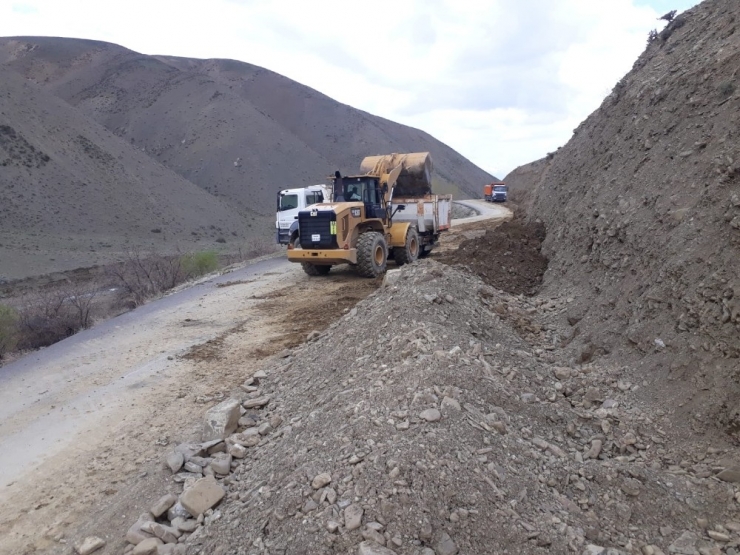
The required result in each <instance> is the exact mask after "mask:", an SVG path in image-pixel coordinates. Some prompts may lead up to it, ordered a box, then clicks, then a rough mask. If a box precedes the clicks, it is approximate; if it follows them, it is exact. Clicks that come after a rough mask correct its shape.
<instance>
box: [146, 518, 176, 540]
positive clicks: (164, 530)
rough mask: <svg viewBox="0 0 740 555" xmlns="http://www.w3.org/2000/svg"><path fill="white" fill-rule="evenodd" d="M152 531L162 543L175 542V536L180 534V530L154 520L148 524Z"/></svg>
mask: <svg viewBox="0 0 740 555" xmlns="http://www.w3.org/2000/svg"><path fill="white" fill-rule="evenodd" d="M150 528H151V530H152V533H153V534H154V535H155V536H156V537H158V538H159V539H160V540H162V541H163V542H164V543H177V538H179V537H180V536H181V535H182V532H180V531H179V530H177V529H176V528H173V527H171V526H165V525H164V524H159V523H157V522H154V523H152V524H151V525H150Z"/></svg>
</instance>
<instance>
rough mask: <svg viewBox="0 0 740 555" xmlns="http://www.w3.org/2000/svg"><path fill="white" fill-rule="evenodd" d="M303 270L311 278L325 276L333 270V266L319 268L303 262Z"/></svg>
mask: <svg viewBox="0 0 740 555" xmlns="http://www.w3.org/2000/svg"><path fill="white" fill-rule="evenodd" d="M301 268H303V271H304V272H306V273H307V274H308V275H309V276H325V275H326V274H328V273H329V270H331V266H318V265H316V264H311V263H310V262H301Z"/></svg>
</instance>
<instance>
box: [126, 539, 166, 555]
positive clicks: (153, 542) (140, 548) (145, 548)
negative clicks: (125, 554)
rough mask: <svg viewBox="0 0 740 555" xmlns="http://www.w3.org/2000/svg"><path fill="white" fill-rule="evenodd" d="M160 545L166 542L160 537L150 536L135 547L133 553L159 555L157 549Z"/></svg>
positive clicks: (134, 554) (136, 554)
mask: <svg viewBox="0 0 740 555" xmlns="http://www.w3.org/2000/svg"><path fill="white" fill-rule="evenodd" d="M160 545H164V542H162V540H160V539H159V538H149V539H148V540H144V541H143V542H141V543H140V544H139V545H137V546H136V547H134V550H133V551H132V552H131V553H132V554H133V555H157V550H158V548H159V546H160Z"/></svg>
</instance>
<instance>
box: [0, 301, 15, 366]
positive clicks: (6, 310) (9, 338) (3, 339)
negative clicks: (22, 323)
mask: <svg viewBox="0 0 740 555" xmlns="http://www.w3.org/2000/svg"><path fill="white" fill-rule="evenodd" d="M17 343H18V313H17V312H16V311H15V310H13V309H12V308H11V307H9V306H5V305H0V359H2V358H3V356H4V355H5V354H6V353H9V352H10V351H12V350H13V349H15V347H16V345H17Z"/></svg>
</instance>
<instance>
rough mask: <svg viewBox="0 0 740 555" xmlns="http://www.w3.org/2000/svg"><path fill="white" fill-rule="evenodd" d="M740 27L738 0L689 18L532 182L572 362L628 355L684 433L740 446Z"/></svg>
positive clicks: (705, 7)
mask: <svg viewBox="0 0 740 555" xmlns="http://www.w3.org/2000/svg"><path fill="white" fill-rule="evenodd" d="M739 20H740V4H739V3H738V2H736V1H735V0H712V1H706V2H703V3H701V4H700V5H698V6H696V7H695V8H693V9H691V10H688V11H687V12H685V13H683V14H681V15H680V16H678V17H677V18H676V19H675V20H674V21H673V22H672V23H670V24H668V26H667V27H666V29H665V30H664V31H662V32H661V33H660V34H659V35H658V37H657V38H656V39H655V40H654V41H652V42H651V43H650V44H649V45H648V46H647V48H646V50H645V52H644V53H643V54H642V55H641V56H640V58H639V59H638V60H637V62H636V63H635V65H634V68H633V69H632V71H631V72H630V73H629V74H628V75H626V76H625V77H624V78H623V79H622V80H621V81H620V82H619V83H618V84H617V86H616V87H615V88H614V90H613V92H612V93H611V94H610V95H609V96H608V97H607V98H606V100H605V101H604V103H603V104H602V106H601V107H600V108H599V109H598V110H597V111H596V112H594V113H593V114H592V115H591V116H590V117H589V118H588V119H587V120H586V121H585V122H584V123H582V124H581V125H580V126H579V127H578V128H577V129H576V130H575V132H574V136H573V138H572V139H571V140H570V141H569V142H568V143H567V144H566V145H565V146H564V147H563V148H561V149H560V150H559V151H558V152H557V153H556V154H555V155H554V157H553V158H552V160H551V161H549V162H548V165H547V168H546V169H545V170H544V171H541V172H532V176H533V178H535V181H533V182H531V183H530V193H531V195H532V208H531V210H530V218H531V219H533V220H534V219H541V220H542V221H543V222H544V223H545V225H546V227H547V239H546V240H545V242H544V244H543V252H544V254H545V255H546V256H548V258H549V259H550V265H549V270H548V272H547V274H546V276H545V284H544V286H545V291H546V292H555V291H568V294H569V295H571V296H573V297H574V298H575V299H576V300H575V302H574V303H573V304H572V305H571V306H570V307H569V309H568V312H567V314H564V315H563V324H564V325H566V321H567V323H568V324H570V325H571V326H572V328H571V332H570V333H571V334H573V335H574V336H575V338H574V340H573V341H572V342H571V349H572V356H573V357H574V360H580V359H588V358H589V357H591V356H598V355H599V354H601V355H608V354H611V356H612V357H614V358H615V359H620V360H625V361H630V364H631V365H632V366H633V367H634V369H635V372H640V373H642V374H644V375H654V376H658V377H659V378H660V379H659V380H656V383H655V387H654V388H648V389H645V390H644V396H645V401H646V402H655V401H656V400H666V399H667V400H668V402H667V403H666V405H667V406H668V407H669V408H670V410H672V411H674V418H675V419H676V421H677V422H680V423H682V424H683V425H684V427H685V433H692V429H693V428H694V427H695V425H697V424H700V426H699V427H700V428H703V427H704V423H705V422H709V423H713V424H714V425H717V426H719V427H721V428H722V429H723V430H726V431H727V432H728V433H730V434H731V435H734V437H735V438H736V439H737V440H740V436H738V435H737V431H738V429H740V359H739V357H740V146H739V144H738V126H739V125H740V94H739V91H738V87H737V78H736V76H737V74H738V72H740V34H738V33H737V32H736V31H737V21H739ZM520 173H521V172H520Z"/></svg>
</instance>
